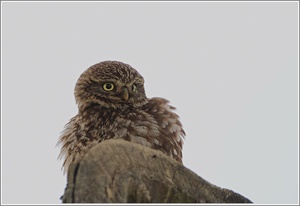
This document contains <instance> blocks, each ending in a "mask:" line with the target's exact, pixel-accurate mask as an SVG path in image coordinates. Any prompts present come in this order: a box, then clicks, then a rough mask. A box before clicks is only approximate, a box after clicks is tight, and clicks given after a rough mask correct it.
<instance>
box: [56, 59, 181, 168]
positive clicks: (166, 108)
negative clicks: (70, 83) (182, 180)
mask: <svg viewBox="0 0 300 206" xmlns="http://www.w3.org/2000/svg"><path fill="white" fill-rule="evenodd" d="M106 83H109V84H113V86H114V87H113V89H112V90H111V91H106V90H105V87H104V84H106ZM110 86H111V85H110ZM110 86H109V89H111V87H110ZM106 89H107V88H106ZM74 93H75V98H76V103H77V104H78V114H77V115H76V116H75V117H73V118H72V119H71V120H70V122H69V123H68V124H67V125H66V127H65V130H64V131H63V132H62V134H61V136H60V138H59V141H58V144H59V145H61V146H62V148H61V152H60V154H59V158H63V159H64V163H63V167H64V171H65V172H66V171H67V170H68V168H69V166H70V164H71V163H73V162H76V161H78V160H80V158H81V157H82V156H83V155H84V154H85V153H86V152H87V151H88V150H89V149H90V148H91V147H93V146H94V145H96V144H98V143H99V142H102V141H103V140H106V139H111V138H116V139H124V140H127V141H130V142H134V143H138V144H141V145H144V146H146V147H150V148H152V149H156V150H160V151H162V152H163V153H165V154H166V155H168V156H170V157H172V158H174V159H175V160H177V161H179V162H182V144H183V138H184V136H185V132H184V130H183V128H182V125H181V123H180V121H179V117H178V115H177V114H175V113H174V112H173V111H172V110H174V109H175V108H174V107H172V106H170V105H169V104H168V101H167V100H165V99H162V98H147V97H146V95H145V90H144V79H143V77H142V76H141V75H140V74H139V73H138V72H137V71H136V70H135V69H134V68H132V67H131V66H130V65H128V64H124V63H122V62H117V61H104V62H100V63H98V64H95V65H93V66H91V67H90V68H88V69H87V70H86V71H85V72H83V74H82V75H81V76H80V77H79V79H78V81H77V83H76V86H75V92H74Z"/></svg>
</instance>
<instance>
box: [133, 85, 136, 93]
mask: <svg viewBox="0 0 300 206" xmlns="http://www.w3.org/2000/svg"><path fill="white" fill-rule="evenodd" d="M132 92H136V85H135V84H133V85H132Z"/></svg>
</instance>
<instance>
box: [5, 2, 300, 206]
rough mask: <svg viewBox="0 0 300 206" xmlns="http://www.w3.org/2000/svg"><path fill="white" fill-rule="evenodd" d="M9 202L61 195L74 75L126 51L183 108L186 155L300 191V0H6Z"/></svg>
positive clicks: (151, 91)
mask: <svg viewBox="0 0 300 206" xmlns="http://www.w3.org/2000/svg"><path fill="white" fill-rule="evenodd" d="M1 4H2V6H1V7H2V12H1V15H2V18H1V20H2V44H1V45H2V60H1V63H2V81H1V82H2V128H1V132H2V167H1V169H2V181H1V184H2V190H1V192H2V203H19V204H21V203H26V204H34V203H39V204H47V203H48V204H54V203H57V204H59V203H60V202H61V201H60V200H59V198H60V196H61V195H62V194H63V192H64V188H65V186H66V176H63V172H62V171H61V165H62V162H61V161H58V160H57V156H58V153H59V149H60V148H56V147H55V145H56V142H57V139H58V137H59V135H60V132H61V131H62V130H63V127H64V125H65V124H66V123H67V122H68V121H69V119H70V118H71V117H73V116H74V115H76V113H77V106H76V104H75V101H74V95H73V90H74V85H75V82H76V81H77V79H78V77H79V75H80V74H81V73H82V72H83V71H84V70H85V69H87V68H88V67H89V66H91V65H93V64H95V63H98V62H100V61H103V60H118V61H123V62H125V63H128V64H130V65H131V66H133V67H134V68H136V69H137V70H138V71H139V72H140V73H141V74H142V75H143V76H144V78H145V81H146V85H145V88H146V93H147V95H148V97H154V96H159V97H164V98H167V99H169V100H170V102H171V104H172V105H173V106H175V107H176V108H177V111H176V112H177V113H178V114H179V115H180V118H181V121H182V123H183V126H184V128H185V131H186V133H187V137H186V140H185V143H184V149H183V156H184V158H183V162H184V165H185V166H186V167H188V168H189V169H191V170H192V171H194V172H195V173H197V174H198V175H199V176H201V177H203V178H204V179H206V180H207V181H209V182H211V183H212V184H214V185H217V186H219V187H223V188H228V189H231V190H233V191H235V192H237V193H240V194H242V195H243V196H245V197H247V198H249V199H250V200H252V201H253V202H254V203H272V204H275V203H278V204H285V203H294V204H296V203H298V193H299V191H298V185H299V180H298V154H299V153H298V148H299V147H298V143H299V141H298V140H299V139H298V112H299V111H298V71H299V70H298V6H299V3H298V2H189V3H187V2H170V3H169V2H168V3H167V2H163V3H159V2H138V3H137V2H110V3H109V2H106V3H105V2H92V3H91V2H63V3H61V2H56V3H53V2H48V3H47V2H40V3H36V2H31V3H29V2H27V3H26V2H24V3H23V2H1Z"/></svg>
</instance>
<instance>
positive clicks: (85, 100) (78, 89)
mask: <svg viewBox="0 0 300 206" xmlns="http://www.w3.org/2000/svg"><path fill="white" fill-rule="evenodd" d="M75 98H76V102H77V104H78V107H79V109H85V108H86V107H88V106H90V105H92V104H97V105H100V106H103V107H106V108H127V107H140V106H142V105H144V104H146V103H147V97H146V95H145V89H144V79H143V77H142V76H141V75H140V74H139V73H138V72H137V71H136V70H135V69H134V68H132V67H131V66H130V65H128V64H124V63H122V62H116V61H105V62H100V63H98V64H95V65H93V66H91V67H90V68H88V69H87V70H86V71H85V72H84V73H83V74H82V75H81V76H80V77H79V79H78V81H77V83H76V86H75Z"/></svg>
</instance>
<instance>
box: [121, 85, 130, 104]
mask: <svg viewBox="0 0 300 206" xmlns="http://www.w3.org/2000/svg"><path fill="white" fill-rule="evenodd" d="M122 97H123V99H124V100H125V101H127V100H128V99H129V92H128V89H127V88H124V89H123V95H122Z"/></svg>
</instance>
